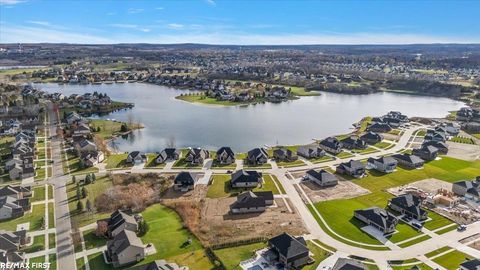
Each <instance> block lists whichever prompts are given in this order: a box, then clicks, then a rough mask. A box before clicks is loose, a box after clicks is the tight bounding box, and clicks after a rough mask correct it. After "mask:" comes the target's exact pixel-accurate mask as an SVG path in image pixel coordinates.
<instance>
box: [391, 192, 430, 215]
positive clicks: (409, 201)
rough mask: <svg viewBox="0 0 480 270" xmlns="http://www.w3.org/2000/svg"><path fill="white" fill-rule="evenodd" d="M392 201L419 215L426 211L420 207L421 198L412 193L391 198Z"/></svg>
mask: <svg viewBox="0 0 480 270" xmlns="http://www.w3.org/2000/svg"><path fill="white" fill-rule="evenodd" d="M390 203H391V204H394V205H396V206H398V207H400V208H402V209H405V210H406V211H408V212H410V213H413V214H415V215H418V216H422V215H424V214H425V212H426V211H425V210H423V209H422V208H420V204H421V200H420V198H419V197H417V196H414V195H412V194H404V195H400V196H397V197H395V198H393V199H391V200H390Z"/></svg>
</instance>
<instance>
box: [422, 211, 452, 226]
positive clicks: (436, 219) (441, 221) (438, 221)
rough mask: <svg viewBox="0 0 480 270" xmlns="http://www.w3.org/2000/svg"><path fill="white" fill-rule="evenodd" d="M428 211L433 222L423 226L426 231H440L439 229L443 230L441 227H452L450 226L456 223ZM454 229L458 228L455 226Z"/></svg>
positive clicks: (430, 221)
mask: <svg viewBox="0 0 480 270" xmlns="http://www.w3.org/2000/svg"><path fill="white" fill-rule="evenodd" d="M427 211H428V217H429V218H431V220H429V221H427V222H425V224H423V226H424V227H425V229H428V230H435V229H438V228H441V227H444V226H447V225H450V224H453V223H454V222H453V221H451V220H449V219H447V218H445V217H443V216H441V215H439V214H437V213H435V212H433V211H429V210H427ZM453 228H456V227H455V226H453Z"/></svg>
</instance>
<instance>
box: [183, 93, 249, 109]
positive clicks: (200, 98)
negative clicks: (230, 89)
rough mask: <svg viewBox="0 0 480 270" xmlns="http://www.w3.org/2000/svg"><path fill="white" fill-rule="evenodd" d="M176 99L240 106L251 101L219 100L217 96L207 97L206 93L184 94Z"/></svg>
mask: <svg viewBox="0 0 480 270" xmlns="http://www.w3.org/2000/svg"><path fill="white" fill-rule="evenodd" d="M175 99H178V100H183V101H187V102H191V103H200V104H206V105H221V106H238V105H244V104H249V102H235V101H227V100H225V101H223V100H217V99H215V98H211V97H207V96H205V95H183V96H177V97H175Z"/></svg>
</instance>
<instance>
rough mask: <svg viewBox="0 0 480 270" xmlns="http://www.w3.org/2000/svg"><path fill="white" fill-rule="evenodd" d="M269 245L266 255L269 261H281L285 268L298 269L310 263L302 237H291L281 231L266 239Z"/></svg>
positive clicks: (305, 243)
mask: <svg viewBox="0 0 480 270" xmlns="http://www.w3.org/2000/svg"><path fill="white" fill-rule="evenodd" d="M268 246H269V247H270V249H269V251H268V254H269V255H267V257H268V258H269V260H270V261H271V262H279V263H281V264H282V265H283V266H284V267H285V269H300V268H301V267H302V266H304V265H306V264H309V263H312V262H313V259H312V258H310V251H309V249H308V247H307V242H306V241H305V239H303V237H293V236H291V235H289V234H287V233H282V234H280V235H277V236H275V237H273V238H270V240H268Z"/></svg>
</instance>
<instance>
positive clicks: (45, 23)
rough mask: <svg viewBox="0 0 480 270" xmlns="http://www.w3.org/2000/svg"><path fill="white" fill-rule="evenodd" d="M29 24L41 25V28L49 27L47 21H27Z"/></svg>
mask: <svg viewBox="0 0 480 270" xmlns="http://www.w3.org/2000/svg"><path fill="white" fill-rule="evenodd" d="M27 22H28V23H31V24H36V25H42V26H50V22H47V21H27Z"/></svg>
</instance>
